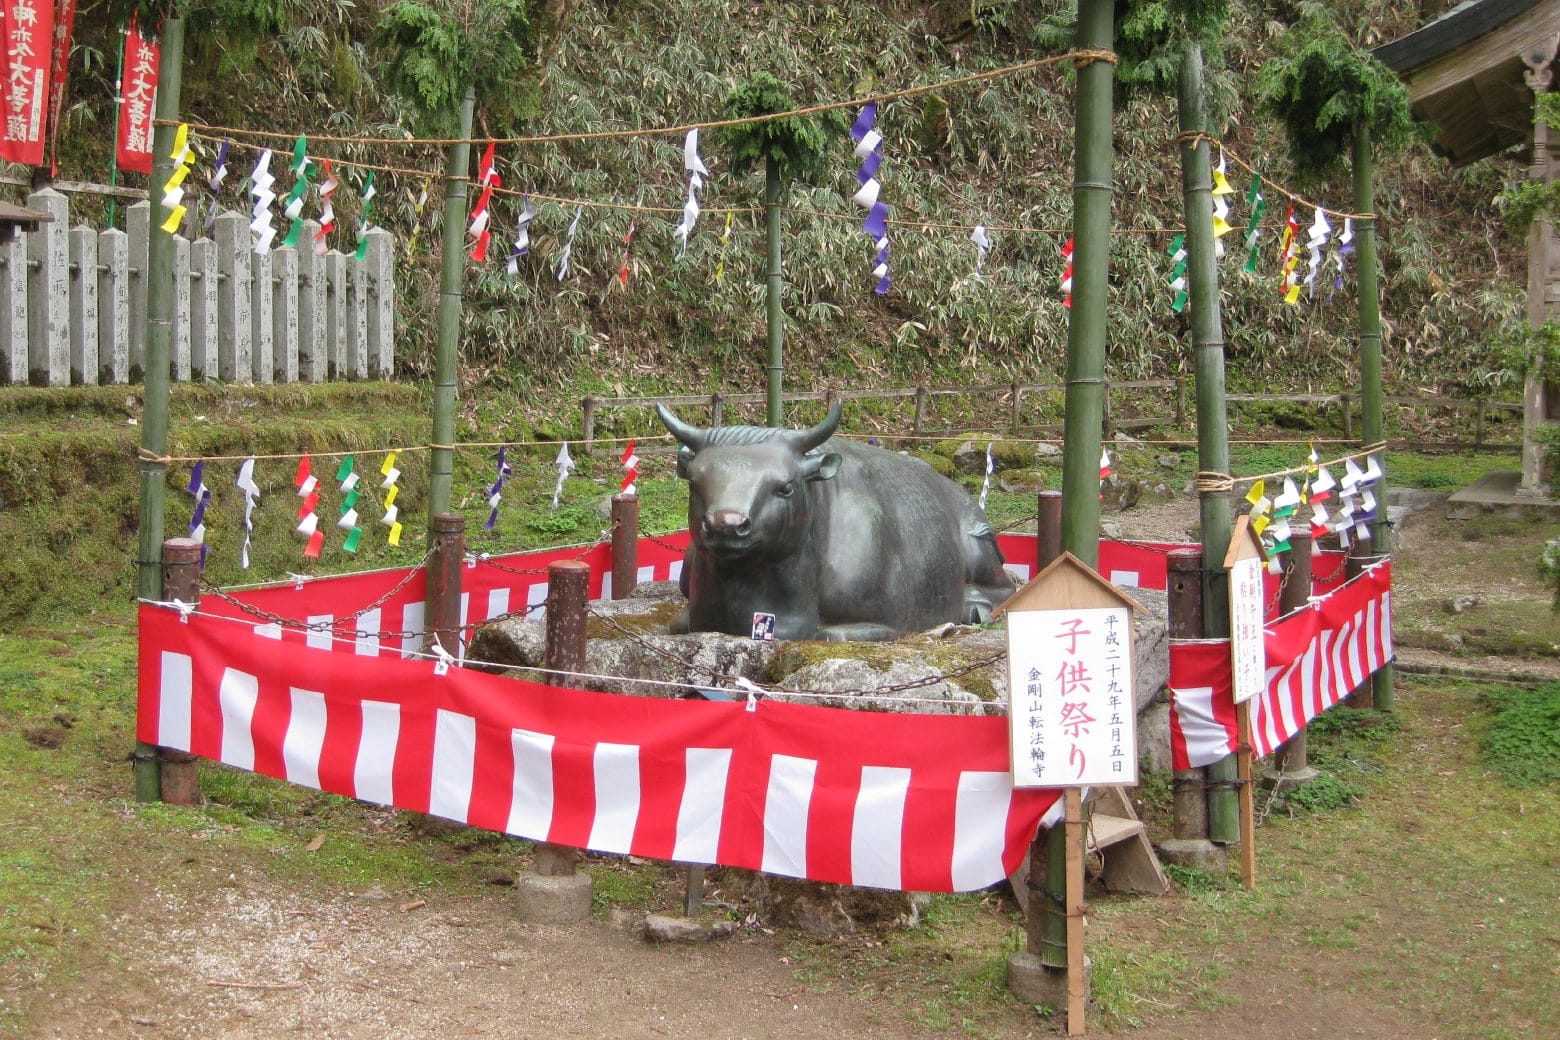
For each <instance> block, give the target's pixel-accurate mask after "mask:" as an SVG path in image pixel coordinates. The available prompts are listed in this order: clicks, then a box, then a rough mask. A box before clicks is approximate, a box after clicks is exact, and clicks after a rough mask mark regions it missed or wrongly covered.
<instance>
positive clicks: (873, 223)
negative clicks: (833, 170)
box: [850, 101, 892, 296]
mask: <svg viewBox="0 0 1560 1040" xmlns="http://www.w3.org/2000/svg"><path fill="white" fill-rule="evenodd" d="M876 121H877V102H876V101H869V102H867V103H866V104H865V105H863V106H862V108H861V113H860V114H859V115H858V116H856V121H855V123H853V124H852V125H851V128H850V136H851V138H852V139H853V140H855V142H856V145H857V149H856V150H857V152H858V153H859V152H860V150H861V146H862V142H863V141H865V140H866V138H867V135H869V134H872V133H873V129H872V128H873V124H874V123H876ZM882 165H883V141H882V138H881V136H879V137H877V142H876V144H875V145H874V147H873V148H872V150H871V151H870V152H868V153H867V154H866V155H864V156H862V159H861V168H860V169H858V170H857V171H856V182H857V183H858V184H860V185H862V187H863V188H865V187H866V186H867V185H868V184H871V186H872V188H873V189H874V190H873V191H871V192H870V193H868V196H867V198H870V199H871V202H870V204H869V205H868V207H867V218H866V220H865V221H863V222H862V225H861V230H862V231H863V232H865V233H866V234H868V235H871V236H872V241H873V243H874V245H876V246H877V257H876V259H875V261H874V263H873V267H872V273H873V274H874V275H876V276H877V279H878V280H877V284H876V285H875V286H873V289H872V291H873V292H874V293H876V294H877V295H879V296H882V295H885V294H886V293H887V292H888V287H889V285H890V284H891V283H892V279H891V278H890V277H889V275H888V215H889V208H888V204H887V203H884V202H881V201H879V200H878V198H877V191H876V189H877V188H878V187H879V185H878V183H877V182H876V178H877V172H878V169H879V168H880V167H881V166H882ZM867 198H862V197H861V196H860V194H859V193H858V198H857V201H858V202H866V201H867Z"/></svg>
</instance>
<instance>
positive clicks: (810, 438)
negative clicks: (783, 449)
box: [787, 401, 844, 455]
mask: <svg viewBox="0 0 1560 1040" xmlns="http://www.w3.org/2000/svg"><path fill="white" fill-rule="evenodd" d="M842 411H844V405H843V404H842V403H841V402H840V401H835V402H834V403H833V404H832V405H830V406H829V414H828V415H826V416H824V417H823V422H821V423H819V424H818V425H817V426H814V427H813V428H812V429H810V430H794V431H792V432H791V434H790V436H789V437H788V438H787V439H788V440H790V442H791V444H792V445H793V446H795V448H796V451H797V454H799V455H805V454H807V453H808V452H809V451H812V450H813V449H814V448H816V447H817V446H818V445H820V444H822V443H823V442H824V441H826V440H828V439H829V438H830V437H833V436H834V430H835V427H837V426H839V424H840V413H841V412H842Z"/></svg>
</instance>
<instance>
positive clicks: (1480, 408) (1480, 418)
mask: <svg viewBox="0 0 1560 1040" xmlns="http://www.w3.org/2000/svg"><path fill="white" fill-rule="evenodd" d="M1473 443H1474V446H1475V447H1480V448H1482V447H1483V446H1484V402H1483V401H1480V402H1479V403H1478V405H1476V406H1475V407H1474V410H1473Z"/></svg>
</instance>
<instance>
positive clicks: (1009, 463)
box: [991, 441, 1035, 469]
mask: <svg viewBox="0 0 1560 1040" xmlns="http://www.w3.org/2000/svg"><path fill="white" fill-rule="evenodd" d="M991 460H992V462H993V463H994V464H995V466H996V468H997V469H1024V468H1025V467H1027V466H1030V465H1033V464H1034V461H1035V448H1034V445H1032V444H1021V443H1018V442H1016V441H993V442H992V443H991Z"/></svg>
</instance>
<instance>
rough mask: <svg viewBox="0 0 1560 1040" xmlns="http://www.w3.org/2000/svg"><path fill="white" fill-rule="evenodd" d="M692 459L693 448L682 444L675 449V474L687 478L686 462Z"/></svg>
mask: <svg viewBox="0 0 1560 1040" xmlns="http://www.w3.org/2000/svg"><path fill="white" fill-rule="evenodd" d="M692 461H693V449H692V448H690V447H688V445H686V444H684V445H681V446H679V447H678V449H677V476H678V477H680V478H681V479H683V480H687V479H688V463H690V462H692Z"/></svg>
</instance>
